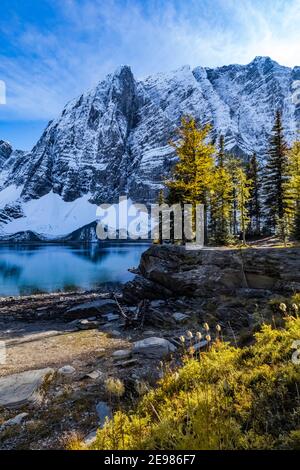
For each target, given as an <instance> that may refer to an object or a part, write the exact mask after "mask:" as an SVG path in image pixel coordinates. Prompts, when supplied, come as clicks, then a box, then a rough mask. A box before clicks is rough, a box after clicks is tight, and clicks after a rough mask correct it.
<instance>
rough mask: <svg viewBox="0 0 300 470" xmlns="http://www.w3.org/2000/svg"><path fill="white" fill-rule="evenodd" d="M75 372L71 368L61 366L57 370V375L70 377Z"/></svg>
mask: <svg viewBox="0 0 300 470" xmlns="http://www.w3.org/2000/svg"><path fill="white" fill-rule="evenodd" d="M74 372H75V368H74V367H73V366H70V365H67V366H63V367H61V368H60V369H58V373H59V374H62V375H72V374H74Z"/></svg>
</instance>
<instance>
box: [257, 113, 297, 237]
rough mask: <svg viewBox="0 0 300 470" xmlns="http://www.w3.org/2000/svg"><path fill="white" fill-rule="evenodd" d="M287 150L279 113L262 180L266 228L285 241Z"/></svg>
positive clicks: (286, 221)
mask: <svg viewBox="0 0 300 470" xmlns="http://www.w3.org/2000/svg"><path fill="white" fill-rule="evenodd" d="M288 179H289V175H288V148H287V144H286V142H285V140H284V136H283V126H282V119H281V113H280V111H277V112H276V116H275V124H274V127H273V130H272V136H271V139H270V147H269V151H268V158H267V164H266V168H265V178H264V196H265V209H266V221H267V227H268V228H269V229H270V230H271V231H273V232H274V231H275V232H276V233H278V234H279V235H280V237H281V238H282V239H284V240H285V239H286V235H287V232H288V220H289V217H290V214H291V204H292V201H291V199H290V197H289V196H288V194H286V193H285V187H286V184H287V182H288Z"/></svg>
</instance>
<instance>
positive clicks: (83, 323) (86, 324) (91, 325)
mask: <svg viewBox="0 0 300 470" xmlns="http://www.w3.org/2000/svg"><path fill="white" fill-rule="evenodd" d="M98 326H99V322H98V321H95V320H93V321H90V320H87V319H86V320H80V321H79V322H78V324H77V328H78V329H79V330H94V329H95V328H98Z"/></svg>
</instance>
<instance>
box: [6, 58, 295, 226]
mask: <svg viewBox="0 0 300 470" xmlns="http://www.w3.org/2000/svg"><path fill="white" fill-rule="evenodd" d="M297 79H299V67H295V68H294V69H291V68H288V67H283V66H281V65H279V64H277V63H276V62H274V61H272V60H271V59H269V58H266V57H257V58H256V59H255V60H254V61H252V62H251V63H250V64H248V65H229V66H225V67H219V68H216V69H209V68H203V67H197V68H195V69H194V70H192V69H190V67H188V66H185V67H182V68H180V69H178V70H176V71H173V72H170V73H163V74H156V75H152V76H150V77H148V78H146V79H144V80H143V81H140V80H137V79H136V77H134V76H133V73H132V71H131V69H130V67H128V66H122V67H120V68H119V69H118V70H117V71H116V72H115V73H114V74H111V75H108V76H107V77H106V78H105V79H104V80H102V81H101V82H100V83H99V84H98V85H97V86H96V87H95V88H94V89H92V90H91V91H89V92H86V93H84V94H82V95H81V96H80V97H79V98H76V99H74V100H72V101H71V102H70V103H68V104H67V105H66V107H65V108H64V109H63V111H62V113H61V115H60V116H59V117H58V118H57V119H55V120H53V121H51V122H49V124H48V126H47V128H46V129H45V131H44V133H43V135H42V136H41V138H40V139H39V141H38V142H37V144H36V145H35V147H34V148H33V149H32V151H31V152H27V153H22V152H12V149H11V147H10V146H9V144H7V143H5V142H3V141H0V170H1V168H2V170H1V174H0V191H1V190H2V189H4V188H6V187H7V186H9V185H12V184H14V185H16V186H17V187H21V196H20V197H19V198H18V199H17V201H16V202H15V203H14V202H13V201H11V203H10V205H9V207H6V208H3V207H0V219H2V220H3V221H4V223H6V222H5V221H6V220H11V219H14V218H15V216H14V213H16V214H17V216H20V215H22V207H23V203H24V202H25V201H30V200H31V199H39V198H40V197H42V196H44V195H46V194H48V193H49V192H50V191H53V192H54V193H56V194H59V195H60V196H61V198H62V199H63V200H64V201H75V200H76V199H78V198H79V197H81V196H83V195H85V194H90V201H91V202H93V203H97V204H98V203H103V202H116V201H118V197H119V195H122V194H127V195H128V196H129V197H130V198H131V199H132V200H134V201H137V202H153V201H156V199H157V194H158V191H159V189H161V187H162V180H163V179H165V178H166V177H167V176H168V175H169V174H170V169H171V167H172V165H173V163H174V161H175V160H174V159H175V156H174V153H173V149H172V148H171V147H170V146H169V145H168V141H169V139H170V137H171V136H172V135H173V132H174V129H175V127H176V126H177V125H178V123H179V121H180V118H181V116H182V115H183V114H191V115H193V116H195V118H196V119H197V120H199V121H200V122H202V123H204V122H211V123H212V124H213V127H214V128H215V129H216V132H215V134H214V136H213V137H214V138H217V137H218V135H220V134H223V135H224V136H225V147H226V149H227V150H228V151H229V150H230V151H234V152H235V153H237V154H240V155H246V154H250V153H252V152H253V151H256V152H257V153H258V155H260V156H263V155H264V154H265V150H266V144H267V139H268V135H269V133H270V131H271V128H272V125H273V121H274V113H275V110H276V109H277V108H279V109H281V110H282V113H283V124H284V128H285V132H286V138H287V140H288V141H289V142H291V141H292V140H293V138H294V137H295V132H296V128H297V125H298V124H299V122H300V121H299V119H300V115H299V105H298V106H297V105H296V104H295V103H293V100H292V93H293V89H292V84H293V82H294V81H295V80H297ZM0 221H1V220H0ZM0 228H1V227H0ZM78 228H80V227H78Z"/></svg>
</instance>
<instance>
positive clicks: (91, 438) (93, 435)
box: [82, 429, 97, 447]
mask: <svg viewBox="0 0 300 470" xmlns="http://www.w3.org/2000/svg"><path fill="white" fill-rule="evenodd" d="M96 439H97V429H94V430H93V431H91V432H89V433H88V434H87V435H86V436H85V438H84V439H83V441H82V443H83V445H85V446H86V447H89V446H91V445H92V444H93V443H94V442H95V440H96Z"/></svg>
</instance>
